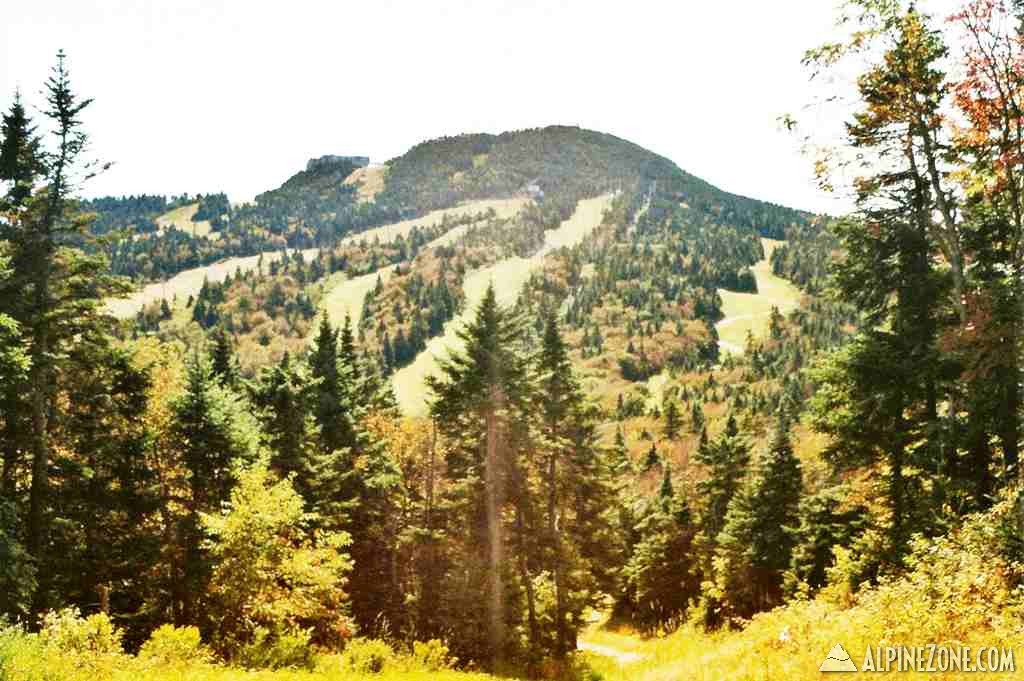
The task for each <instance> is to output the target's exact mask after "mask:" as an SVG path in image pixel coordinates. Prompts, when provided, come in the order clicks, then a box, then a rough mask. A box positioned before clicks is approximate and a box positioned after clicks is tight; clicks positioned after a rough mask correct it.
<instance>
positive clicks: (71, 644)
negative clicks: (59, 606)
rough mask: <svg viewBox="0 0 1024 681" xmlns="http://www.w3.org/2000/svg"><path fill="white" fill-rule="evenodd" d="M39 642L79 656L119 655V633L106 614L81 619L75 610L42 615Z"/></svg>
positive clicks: (70, 609)
mask: <svg viewBox="0 0 1024 681" xmlns="http://www.w3.org/2000/svg"><path fill="white" fill-rule="evenodd" d="M40 624H41V627H40V630H39V640H40V641H42V643H43V645H44V646H46V647H48V648H52V649H54V650H56V651H59V652H62V653H72V654H76V655H82V656H97V657H102V656H108V655H119V654H121V652H122V648H121V638H122V632H121V631H120V630H119V629H118V628H117V627H115V626H114V623H113V622H112V621H111V620H110V617H108V616H107V615H106V613H97V614H95V615H89V616H88V617H85V618H83V617H82V616H81V614H79V612H78V610H76V609H74V608H67V609H64V610H60V611H51V612H47V613H45V614H44V615H43V617H42V621H41V623H40Z"/></svg>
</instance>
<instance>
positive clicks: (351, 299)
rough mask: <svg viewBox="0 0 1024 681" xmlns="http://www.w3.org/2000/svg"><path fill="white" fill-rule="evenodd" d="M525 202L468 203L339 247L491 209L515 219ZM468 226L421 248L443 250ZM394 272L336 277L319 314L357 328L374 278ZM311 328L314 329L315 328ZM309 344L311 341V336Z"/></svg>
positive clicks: (373, 231) (391, 267) (369, 232)
mask: <svg viewBox="0 0 1024 681" xmlns="http://www.w3.org/2000/svg"><path fill="white" fill-rule="evenodd" d="M529 202H530V200H529V199H525V198H515V199H486V200H483V201H470V202H468V203H464V204H461V205H458V206H455V207H454V208H445V209H444V210H435V211H432V212H430V213H427V214H426V215H424V216H423V217H421V218H416V219H415V220H403V221H402V222H395V223H392V224H389V225H384V226H382V227H375V228H374V229H370V230H367V231H365V232H360V233H359V234H353V235H352V236H349V237H346V238H344V239H343V240H342V242H341V243H342V244H346V243H359V242H360V241H364V240H365V241H367V242H370V241H373V240H374V239H380V241H381V242H382V243H383V242H388V241H392V240H394V239H395V238H396V237H398V236H399V235H401V236H403V237H406V236H409V233H410V232H412V229H413V227H416V226H419V227H421V228H422V227H431V226H433V225H436V224H438V223H440V222H441V221H442V220H443V219H444V218H445V217H448V218H449V219H451V218H457V217H463V216H466V215H476V214H477V213H485V212H487V211H488V210H489V209H491V208H493V209H494V212H495V213H496V214H497V217H498V218H499V219H506V218H510V217H513V216H515V215H517V214H518V213H519V211H521V210H522V209H523V207H524V206H526V204H528V203H529ZM471 226H472V225H471V224H464V225H457V226H455V227H453V228H452V229H450V230H448V231H447V232H445V233H444V234H442V235H441V236H439V237H438V238H436V239H434V240H433V241H431V242H429V243H428V244H426V245H425V246H424V247H423V248H424V249H428V248H434V247H435V246H446V245H448V244H450V243H452V242H453V241H455V240H456V239H458V238H459V237H460V236H462V235H463V234H465V233H466V231H467V230H469V228H470V227H471ZM394 271H395V265H388V266H386V267H382V268H380V269H378V270H374V271H373V272H370V273H369V274H364V275H361V276H358V277H355V278H354V279H344V278H343V275H340V274H339V275H338V283H335V284H333V285H331V284H329V286H330V290H329V291H327V293H326V294H325V295H324V298H323V300H322V301H321V302H320V309H321V311H323V312H326V313H327V316H328V318H329V319H330V320H331V323H332V324H338V323H339V322H341V320H343V319H344V318H345V314H346V313H348V314H349V315H350V316H351V317H352V324H353V326H358V325H359V320H360V318H361V317H362V314H363V299H365V298H366V294H367V293H369V292H370V291H372V290H373V287H374V286H376V284H377V276H378V275H380V278H381V281H384V282H386V281H387V280H388V279H389V278H390V277H391V275H392V273H393V272H394ZM313 328H314V329H315V328H316V325H314V326H313ZM310 340H312V335H311V336H310Z"/></svg>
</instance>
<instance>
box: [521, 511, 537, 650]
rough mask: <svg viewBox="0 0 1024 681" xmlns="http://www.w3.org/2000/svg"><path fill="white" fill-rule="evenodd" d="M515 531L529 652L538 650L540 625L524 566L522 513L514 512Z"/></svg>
mask: <svg viewBox="0 0 1024 681" xmlns="http://www.w3.org/2000/svg"><path fill="white" fill-rule="evenodd" d="M516 529H517V531H518V533H519V577H520V579H521V580H522V582H523V589H525V591H526V613H527V617H528V621H529V624H530V650H531V651H537V650H540V625H539V624H538V623H537V596H536V594H535V593H534V590H533V579H532V578H531V577H530V568H529V566H527V564H526V546H525V543H524V541H523V538H524V537H525V536H526V528H525V527H523V514H522V511H519V510H517V511H516Z"/></svg>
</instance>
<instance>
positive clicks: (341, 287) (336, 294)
mask: <svg viewBox="0 0 1024 681" xmlns="http://www.w3.org/2000/svg"><path fill="white" fill-rule="evenodd" d="M394 271H395V266H394V265H388V266H387V267H382V268H380V269H379V270H375V271H373V272H370V273H369V274H364V275H362V276H359V277H355V278H353V279H345V275H344V274H341V273H337V274H335V275H331V277H332V279H335V278H336V279H337V282H335V283H332V282H330V281H328V282H327V284H326V286H325V289H326V290H327V293H326V294H325V295H324V297H323V300H321V301H320V310H321V312H322V313H323V314H326V315H327V318H328V319H330V320H331V323H332V324H334V325H335V326H336V325H338V324H339V323H341V321H342V320H343V319H344V318H345V315H346V314H347V315H349V316H350V317H351V318H352V328H358V326H359V320H360V319H362V316H363V299H364V298H366V294H367V293H369V292H370V291H372V290H373V287H374V286H376V285H377V277H380V278H381V281H384V282H387V280H388V279H390V278H391V273H392V272H394ZM313 328H316V325H314V326H313Z"/></svg>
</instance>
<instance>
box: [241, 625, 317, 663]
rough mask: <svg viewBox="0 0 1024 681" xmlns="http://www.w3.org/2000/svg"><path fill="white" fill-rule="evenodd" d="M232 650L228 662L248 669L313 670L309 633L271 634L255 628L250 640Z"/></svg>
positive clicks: (274, 632)
mask: <svg viewBox="0 0 1024 681" xmlns="http://www.w3.org/2000/svg"><path fill="white" fill-rule="evenodd" d="M232 648H233V650H234V656H233V657H232V659H231V662H232V663H233V664H237V665H239V666H242V667H246V668H247V669H282V668H285V667H296V668H303V669H312V668H313V647H312V646H311V645H310V634H309V632H308V631H306V630H303V629H288V630H284V631H273V632H272V631H270V630H269V629H267V628H265V627H257V628H256V630H255V632H254V633H253V637H252V640H250V641H248V642H246V643H242V644H239V645H237V646H232Z"/></svg>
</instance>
